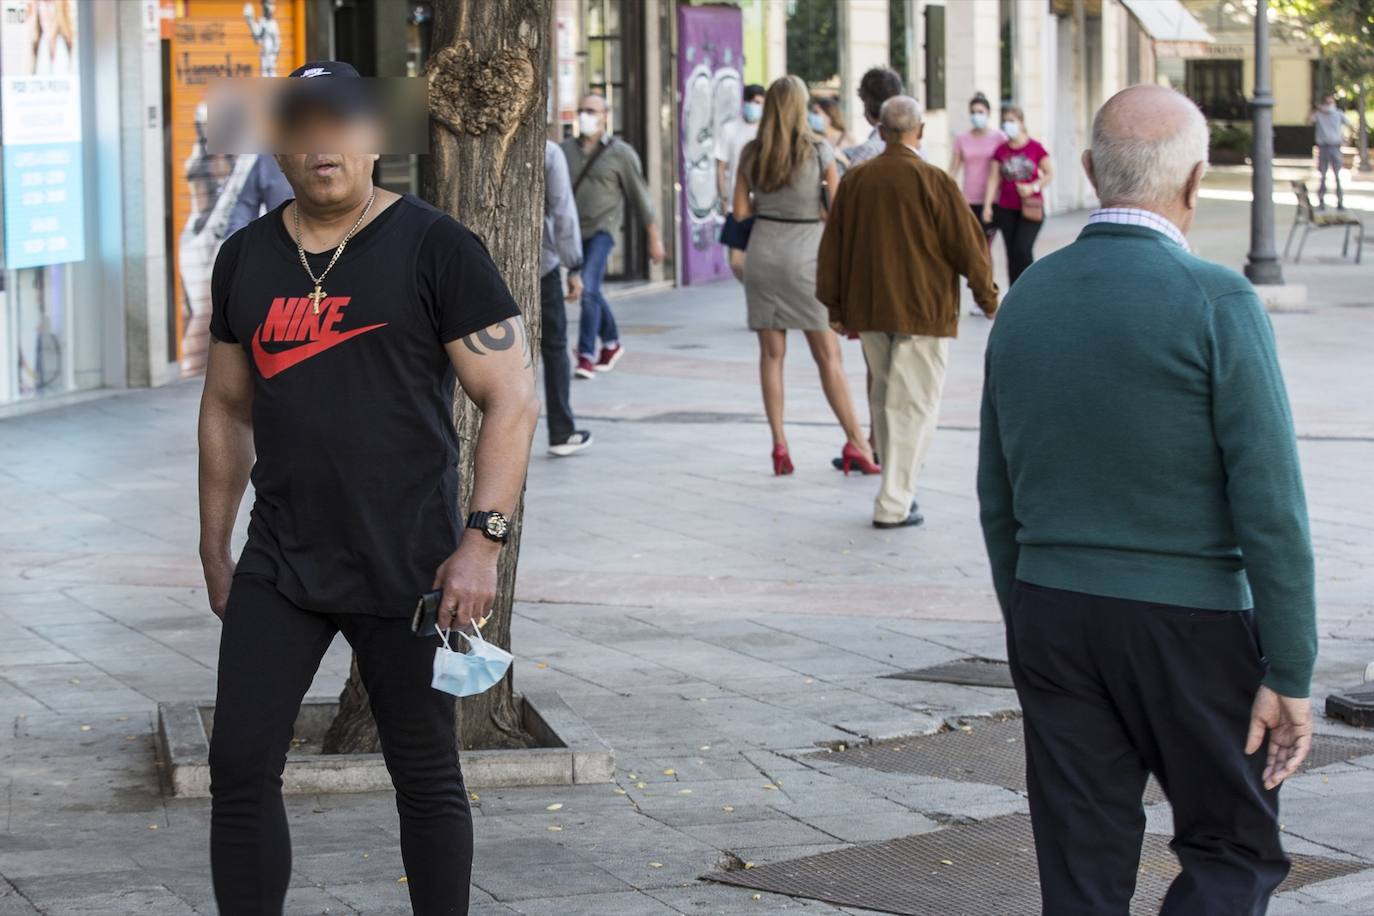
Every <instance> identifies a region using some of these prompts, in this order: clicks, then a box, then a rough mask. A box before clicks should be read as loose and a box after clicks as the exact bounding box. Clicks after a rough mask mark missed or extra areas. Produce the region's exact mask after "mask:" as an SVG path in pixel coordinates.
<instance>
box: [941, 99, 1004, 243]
mask: <svg viewBox="0 0 1374 916" xmlns="http://www.w3.org/2000/svg"><path fill="white" fill-rule="evenodd" d="M968 118H969V123H970V124H972V125H973V126H972V128H971V129H969V130H967V131H965V132H964V133H962V134H959V135H958V136H956V137H955V138H954V152H953V153H952V154H951V155H950V159H949V174H950V176H951V177H952V178H954V179H955V180H956V181H957V180H958V179H959V172H960V170H961V169H962V171H963V173H964V180H963V182H962V184H963V188H964V200H966V201H968V203H969V207H970V208H971V209H972V210H973V215H974V216H976V217H978V222H979V223H981V224H982V226H983V234H984V235H986V236H987V239H988V245H989V246H991V245H992V237H993V236H994V235H996V234H997V224H996V223H994V222H992V221H991V220H985V219H983V198H984V196H985V195H986V193H987V185H988V170H989V169H990V168H991V167H992V157H993V155H994V154H995V153H996V152H997V149H998V147H1000V146H1001V145H1002V144H1003V143H1006V142H1007V136H1006V134H1004V133H1002V132H1001V131H1000V130H998V129H997V128H995V127H993V126H991V124H990V123H989V122H990V121H991V119H992V106H991V105H990V104H988V97H987V96H985V95H983V93H981V92H977V93H974V95H973V98H971V99H969V103H968Z"/></svg>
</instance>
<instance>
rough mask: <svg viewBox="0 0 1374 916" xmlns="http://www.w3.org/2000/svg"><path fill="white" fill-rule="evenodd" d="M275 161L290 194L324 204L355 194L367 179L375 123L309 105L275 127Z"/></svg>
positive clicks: (375, 136) (373, 157)
mask: <svg viewBox="0 0 1374 916" xmlns="http://www.w3.org/2000/svg"><path fill="white" fill-rule="evenodd" d="M280 130H281V133H280V137H279V139H280V144H279V146H278V149H279V150H282V152H279V153H277V163H278V164H279V165H280V166H281V170H282V172H283V173H285V175H286V180H287V181H288V182H290V183H291V187H292V189H293V190H294V191H295V192H296V196H297V197H300V198H302V199H304V200H306V201H308V202H310V203H313V204H315V205H316V206H329V205H331V204H336V203H339V202H341V201H346V200H348V199H349V198H350V197H354V196H356V195H357V194H358V193H359V192H360V191H361V189H363V188H365V187H366V186H367V184H368V183H369V182H370V181H371V180H372V164H373V163H374V162H376V161H377V159H378V158H380V157H379V156H378V154H377V153H374V152H370V150H374V149H377V148H378V147H377V145H376V144H377V142H378V130H379V125H378V124H377V122H376V121H375V120H373V119H371V118H367V117H361V116H356V115H353V116H348V115H340V114H336V113H334V112H331V111H329V110H328V109H325V108H312V109H309V110H306V111H302V112H300V113H299V114H297V115H294V116H293V117H292V118H291V119H290V120H289V121H288V122H286V123H284V124H282V125H281V127H280Z"/></svg>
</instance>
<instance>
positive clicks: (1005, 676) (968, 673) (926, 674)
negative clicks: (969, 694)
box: [883, 658, 1012, 690]
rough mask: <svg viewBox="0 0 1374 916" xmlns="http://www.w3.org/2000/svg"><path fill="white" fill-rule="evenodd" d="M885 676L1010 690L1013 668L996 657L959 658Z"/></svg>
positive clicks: (895, 678) (901, 679) (898, 679)
mask: <svg viewBox="0 0 1374 916" xmlns="http://www.w3.org/2000/svg"><path fill="white" fill-rule="evenodd" d="M883 677H886V678H891V679H893V680H896V681H936V682H938V683H941V684H964V685H966V686H969V687H1005V688H1006V689H1008V690H1010V689H1011V688H1012V683H1011V668H1010V666H1008V665H1007V663H1006V662H1002V661H998V660H997V659H995V658H959V659H955V660H954V661H952V662H943V663H941V664H939V665H931V666H930V667H929V668H917V669H916V670H915V671H899V672H897V673H896V674H885V675H883Z"/></svg>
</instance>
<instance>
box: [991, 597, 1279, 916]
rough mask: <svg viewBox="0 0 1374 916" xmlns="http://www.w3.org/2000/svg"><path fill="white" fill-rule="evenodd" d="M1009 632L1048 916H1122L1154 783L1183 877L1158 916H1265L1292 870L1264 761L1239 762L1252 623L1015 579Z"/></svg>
mask: <svg viewBox="0 0 1374 916" xmlns="http://www.w3.org/2000/svg"><path fill="white" fill-rule="evenodd" d="M1007 624H1008V638H1007V644H1008V645H1007V649H1008V653H1009V657H1010V659H1011V671H1012V679H1013V680H1014V681H1015V683H1016V692H1017V694H1018V696H1019V697H1020V699H1021V707H1022V709H1023V711H1024V713H1025V730H1026V773H1027V780H1028V786H1029V788H1030V809H1031V820H1032V822H1033V825H1034V828H1035V847H1036V858H1037V859H1038V860H1039V864H1040V888H1041V895H1042V898H1043V903H1044V912H1045V914H1047V916H1048V914H1053V916H1089V914H1091V916H1127V914H1129V912H1130V900H1131V895H1132V893H1133V892H1134V890H1135V883H1136V871H1137V868H1138V866H1139V859H1140V844H1141V839H1142V837H1143V835H1144V831H1145V813H1144V809H1143V807H1142V804H1141V797H1142V795H1143V793H1144V790H1145V782H1146V778H1147V776H1148V775H1149V774H1150V773H1153V774H1154V775H1155V777H1156V778H1157V779H1158V780H1159V782H1160V785H1161V786H1163V787H1164V792H1165V794H1166V795H1168V797H1169V801H1170V803H1171V804H1172V806H1173V811H1174V839H1173V842H1172V843H1171V844H1170V845H1171V846H1172V847H1173V850H1174V853H1175V854H1176V855H1177V856H1178V858H1179V861H1180V863H1181V864H1182V866H1183V873H1182V874H1181V875H1180V876H1179V877H1178V878H1177V879H1176V880H1175V881H1174V883H1173V886H1172V887H1170V889H1169V893H1168V896H1167V897H1166V898H1165V901H1164V906H1163V909H1162V910H1161V913H1162V914H1164V916H1185V914H1186V916H1262V914H1263V913H1264V912H1265V910H1266V909H1267V907H1268V904H1269V896H1270V895H1271V894H1272V893H1273V892H1274V889H1275V888H1276V887H1278V885H1279V883H1280V882H1281V881H1283V878H1284V876H1285V875H1286V874H1287V873H1288V860H1287V858H1286V857H1285V856H1284V854H1283V850H1282V848H1281V847H1280V845H1279V830H1278V790H1277V789H1275V790H1273V791H1267V790H1265V789H1264V787H1263V785H1262V783H1261V780H1260V773H1261V771H1262V769H1263V766H1264V758H1265V750H1264V749H1263V748H1261V749H1260V751H1259V752H1258V753H1256V754H1255V755H1253V756H1251V757H1246V756H1245V738H1246V730H1247V728H1248V725H1249V719H1250V706H1251V702H1252V701H1253V700H1254V697H1255V691H1256V690H1257V689H1258V688H1259V683H1260V679H1261V677H1262V676H1263V673H1264V664H1263V662H1262V660H1261V659H1260V655H1259V650H1258V647H1257V642H1256V639H1255V635H1254V626H1253V619H1252V615H1251V614H1250V612H1248V611H1199V610H1190V609H1188V608H1180V607H1172V606H1166V605H1157V604H1144V603H1141V602H1137V601H1123V600H1120V599H1115V598H1099V597H1095V596H1092V595H1083V594H1079V593H1077V592H1066V591H1060V590H1057V589H1051V588H1042V587H1040V586H1035V585H1029V584H1027V583H1024V582H1017V583H1016V586H1015V590H1014V591H1013V593H1012V607H1011V611H1010V615H1009V619H1008V621H1007Z"/></svg>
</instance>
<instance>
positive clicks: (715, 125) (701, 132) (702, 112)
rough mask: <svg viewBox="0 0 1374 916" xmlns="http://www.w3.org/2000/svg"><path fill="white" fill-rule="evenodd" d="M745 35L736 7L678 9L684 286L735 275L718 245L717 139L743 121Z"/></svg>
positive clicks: (720, 211)
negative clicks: (732, 124) (730, 125)
mask: <svg viewBox="0 0 1374 916" xmlns="http://www.w3.org/2000/svg"><path fill="white" fill-rule="evenodd" d="M743 45H744V36H743V31H742V22H741V17H740V11H739V9H738V8H736V7H722V6H716V7H702V6H682V7H678V74H679V80H680V84H679V86H678V98H679V99H680V100H681V101H680V104H681V106H682V108H681V110H680V111H679V112H678V115H679V118H678V123H679V124H681V125H682V136H681V137H680V138H679V150H680V151H679V161H678V167H679V169H680V170H681V171H680V174H681V175H682V226H681V231H682V282H683V283H684V284H691V283H702V282H706V281H709V280H718V279H720V278H722V277H727V276H730V266H729V263H728V260H727V258H726V251H725V248H724V247H723V246H722V245H721V244H720V242H719V241H718V240H717V236H718V235H719V234H720V227H721V225H722V223H724V221H725V217H724V214H723V208H722V205H721V202H720V199H719V197H720V195H719V194H718V193H717V192H716V160H715V144H716V136H717V134H718V133H719V132H720V130H721V128H722V127H723V126H724V125H725V124H726V123H727V122H729V121H731V120H734V119H735V118H738V117H740V102H741V100H742V98H743V95H744V84H743V81H742V79H741V77H740V72H741V70H742V68H743V67H744V55H743V50H742V49H743Z"/></svg>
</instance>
